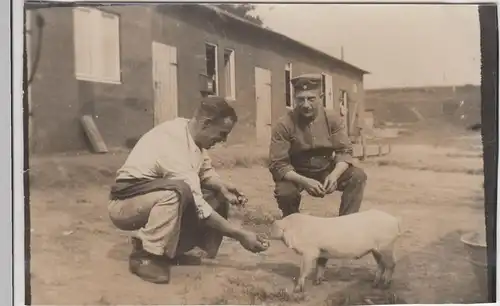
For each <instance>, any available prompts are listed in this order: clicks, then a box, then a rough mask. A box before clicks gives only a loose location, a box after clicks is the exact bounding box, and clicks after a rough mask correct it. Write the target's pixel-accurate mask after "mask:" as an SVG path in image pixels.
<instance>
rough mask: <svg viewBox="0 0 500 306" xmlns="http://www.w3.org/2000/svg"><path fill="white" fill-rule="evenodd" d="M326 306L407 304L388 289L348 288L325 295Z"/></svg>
mask: <svg viewBox="0 0 500 306" xmlns="http://www.w3.org/2000/svg"><path fill="white" fill-rule="evenodd" d="M325 304H326V305H327V306H348V305H394V304H407V303H406V301H405V300H404V299H402V298H401V297H399V296H398V295H396V294H395V293H394V292H390V291H375V290H371V289H365V290H359V288H356V290H348V291H347V292H340V293H337V294H332V295H330V296H328V297H327V299H326V301H325Z"/></svg>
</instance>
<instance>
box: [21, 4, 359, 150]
mask: <svg viewBox="0 0 500 306" xmlns="http://www.w3.org/2000/svg"><path fill="white" fill-rule="evenodd" d="M106 10H108V11H110V12H115V13H118V14H119V15H120V17H121V18H120V33H121V68H122V84H119V85H115V84H102V83H92V82H84V81H78V80H76V78H75V76H74V50H73V21H72V18H73V17H72V11H71V9H70V8H51V9H44V10H41V13H42V15H43V16H44V18H45V20H46V27H45V28H46V29H45V35H44V39H43V47H42V56H41V60H40V64H39V68H38V72H37V74H36V77H35V80H34V82H33V84H32V88H31V90H32V101H33V102H32V103H33V106H34V109H33V110H34V130H35V135H34V136H35V142H34V148H33V152H34V153H51V152H60V151H71V150H86V149H87V148H88V146H87V145H86V142H85V139H86V138H85V137H84V136H83V130H82V128H81V126H80V123H79V117H80V116H81V115H82V114H93V115H94V116H95V118H96V119H95V120H96V124H97V125H98V127H99V130H100V132H101V134H102V136H103V138H104V140H105V142H106V143H107V145H108V146H109V147H115V146H124V145H125V143H126V141H127V140H128V139H133V138H137V137H140V136H141V135H142V134H143V133H145V132H147V131H148V130H149V129H150V128H152V127H153V113H154V97H153V87H152V61H151V53H152V52H151V45H152V41H158V42H162V43H165V44H168V45H172V46H175V47H177V54H178V98H179V107H178V109H179V115H180V116H183V117H189V116H191V115H192V114H193V111H194V109H195V108H196V106H197V103H199V101H200V97H201V95H200V92H199V85H198V84H199V83H198V76H199V74H200V73H205V72H206V71H205V69H206V68H205V44H204V43H205V42H209V43H213V44H217V45H218V63H219V67H218V70H219V80H218V81H219V86H220V87H219V90H220V93H223V92H225V88H224V76H223V73H222V71H223V50H224V48H230V49H232V50H234V51H235V63H236V69H235V72H236V101H234V102H232V103H233V106H234V107H235V109H236V111H237V113H238V116H239V118H240V121H239V123H238V125H237V126H236V127H235V130H234V132H233V133H232V134H231V136H230V137H229V139H228V142H229V143H241V142H248V141H252V140H254V139H255V134H256V131H255V116H256V103H255V89H254V88H255V81H254V68H255V66H258V67H262V68H266V69H270V70H271V72H272V117H273V120H275V119H277V118H279V117H280V116H282V115H283V114H284V113H285V111H286V107H285V75H284V73H285V66H286V64H287V63H288V62H292V64H293V72H292V73H293V76H296V75H298V74H301V73H314V72H315V73H321V72H325V73H328V74H330V75H332V79H333V89H334V101H335V107H336V109H338V101H339V100H338V99H339V93H338V92H339V90H340V89H344V90H347V91H348V92H349V96H350V98H351V99H352V100H353V101H360V102H363V90H362V75H361V74H358V73H353V72H349V71H346V70H341V69H340V68H339V67H337V66H336V65H335V64H333V63H332V62H331V61H328V60H326V59H322V58H318V57H317V56H316V55H315V53H311V51H309V50H307V49H305V48H302V47H297V46H296V45H295V44H291V43H289V42H287V41H279V40H276V36H275V35H272V34H267V33H266V32H263V31H261V30H258V29H255V28H252V27H249V26H248V25H245V24H242V23H241V22H235V21H232V20H230V19H225V20H222V19H220V18H214V17H217V16H216V15H211V13H210V12H208V11H206V10H205V9H199V8H198V9H196V8H195V7H189V8H187V7H173V6H168V5H167V6H163V7H161V8H158V9H156V8H155V7H153V6H147V5H141V6H136V5H133V6H131V5H127V6H116V7H111V6H107V7H106ZM208 20H210V21H208ZM125 33H126V35H125ZM36 44H37V42H36V40H34V41H33V40H32V45H33V49H34V50H35V49H36V47H37V46H36ZM353 84H357V86H358V92H357V93H354V92H353ZM54 110H57V111H54Z"/></svg>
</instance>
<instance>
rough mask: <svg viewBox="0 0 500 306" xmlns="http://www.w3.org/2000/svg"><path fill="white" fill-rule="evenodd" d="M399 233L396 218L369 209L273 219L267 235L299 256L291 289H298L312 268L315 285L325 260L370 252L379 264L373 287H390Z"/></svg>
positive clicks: (322, 275)
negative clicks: (341, 213) (314, 272)
mask: <svg viewBox="0 0 500 306" xmlns="http://www.w3.org/2000/svg"><path fill="white" fill-rule="evenodd" d="M400 233H401V232H400V222H399V220H398V219H397V218H396V217H394V216H392V215H390V214H388V213H385V212H382V211H379V210H375V209H371V210H366V211H361V212H358V213H354V214H350V215H345V216H339V217H332V218H326V217H316V216H311V215H306V214H300V213H295V214H291V215H289V216H287V217H285V218H283V219H281V220H276V221H274V222H273V224H272V227H271V237H270V238H271V239H277V240H281V241H283V243H284V244H285V245H286V246H287V247H288V248H290V249H293V250H294V251H295V252H296V253H298V254H299V255H301V256H302V264H301V268H300V276H299V277H298V279H297V283H296V285H295V288H294V291H295V292H301V291H304V283H305V280H306V277H307V276H308V275H309V274H311V272H312V271H313V270H314V269H316V275H315V278H314V284H315V285H318V284H320V283H321V282H322V281H323V280H324V272H325V267H326V263H327V261H328V259H333V258H337V259H360V258H361V257H364V256H366V255H368V254H369V253H371V254H372V255H373V257H374V258H375V261H376V262H377V265H378V270H377V273H376V275H375V279H374V281H373V285H374V287H383V288H387V287H389V286H390V283H391V281H392V274H393V273H394V268H395V266H396V262H395V256H394V244H395V242H396V240H397V238H398V237H399V236H400Z"/></svg>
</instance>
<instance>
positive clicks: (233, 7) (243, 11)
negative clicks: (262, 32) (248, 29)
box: [216, 4, 264, 26]
mask: <svg viewBox="0 0 500 306" xmlns="http://www.w3.org/2000/svg"><path fill="white" fill-rule="evenodd" d="M216 6H217V7H218V8H220V9H221V10H224V11H226V12H229V13H232V14H234V15H236V16H239V17H241V18H244V19H246V20H248V21H250V22H252V23H254V24H256V25H259V26H262V25H263V24H264V23H263V22H262V20H261V19H260V17H259V16H252V15H250V12H252V11H254V10H255V5H253V4H217V5H216Z"/></svg>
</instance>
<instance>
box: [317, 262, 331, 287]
mask: <svg viewBox="0 0 500 306" xmlns="http://www.w3.org/2000/svg"><path fill="white" fill-rule="evenodd" d="M327 262H328V258H321V257H320V258H318V259H317V260H316V278H315V279H314V284H315V285H319V284H321V283H322V282H323V281H324V280H325V269H326V263H327Z"/></svg>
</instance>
